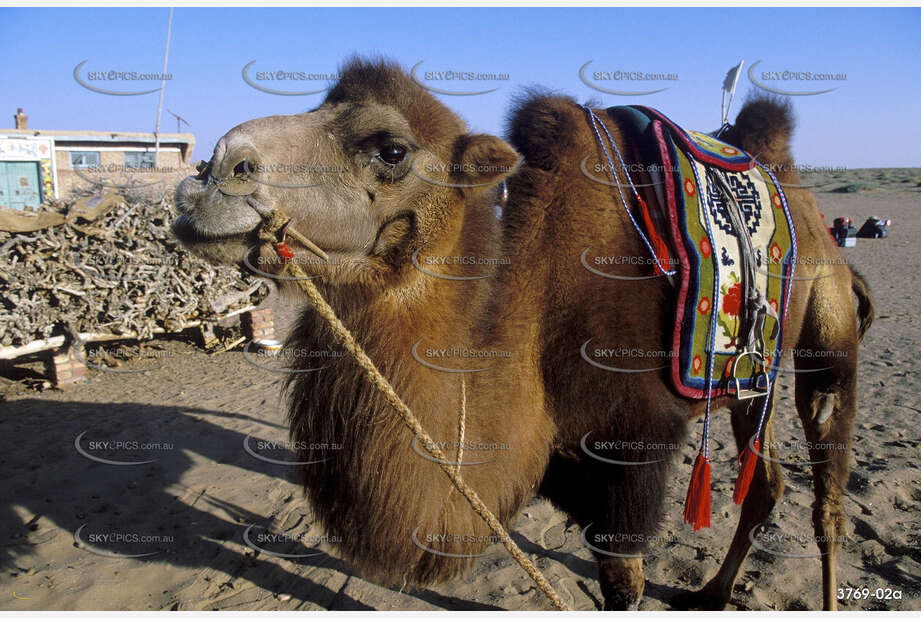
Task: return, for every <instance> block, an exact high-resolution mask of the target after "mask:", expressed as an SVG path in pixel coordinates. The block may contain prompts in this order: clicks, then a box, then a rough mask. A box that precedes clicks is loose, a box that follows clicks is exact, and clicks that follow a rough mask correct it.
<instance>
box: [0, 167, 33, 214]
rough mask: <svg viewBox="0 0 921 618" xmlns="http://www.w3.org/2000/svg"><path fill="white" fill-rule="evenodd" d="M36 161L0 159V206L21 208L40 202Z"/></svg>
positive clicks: (14, 208)
mask: <svg viewBox="0 0 921 618" xmlns="http://www.w3.org/2000/svg"><path fill="white" fill-rule="evenodd" d="M39 178H40V176H39V167H38V163H37V162H34V161H0V206H2V207H4V208H12V209H13V210H22V209H23V208H24V207H26V206H38V205H39V204H41V203H42V194H41V188H40V187H41V182H40V181H39Z"/></svg>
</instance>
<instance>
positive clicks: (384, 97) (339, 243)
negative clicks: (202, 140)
mask: <svg viewBox="0 0 921 618" xmlns="http://www.w3.org/2000/svg"><path fill="white" fill-rule="evenodd" d="M518 162H519V156H518V154H517V153H516V152H515V151H514V149H512V147H511V146H509V145H508V144H506V143H505V142H504V141H502V140H501V139H499V138H497V137H494V136H491V135H482V134H470V133H468V132H467V129H466V126H465V124H464V123H463V121H462V120H461V119H460V118H459V117H458V116H456V115H455V114H454V113H452V112H451V111H450V110H449V109H448V108H447V107H445V106H444V105H443V104H441V103H440V102H439V101H438V100H436V99H435V98H434V97H433V96H432V95H431V94H429V93H428V92H427V91H426V90H425V89H423V88H422V87H420V86H419V85H418V84H417V83H415V82H414V81H413V80H412V79H411V78H410V77H409V76H408V75H407V74H406V72H405V71H403V70H402V69H400V68H399V67H397V66H395V65H393V64H389V63H386V62H383V61H364V60H352V61H350V62H349V63H348V64H347V65H346V66H345V67H344V69H343V70H342V72H341V77H340V80H339V81H338V82H337V83H336V84H335V85H333V86H332V88H331V89H330V90H329V92H328V94H327V96H326V99H325V100H324V101H323V103H322V104H321V105H320V106H319V107H317V108H316V109H314V110H312V111H309V112H305V113H301V114H293V115H290V116H267V117H264V118H256V119H255V120H250V121H248V122H244V123H243V124H241V125H238V126H236V127H234V128H233V129H231V130H230V131H229V132H228V133H227V134H225V135H224V136H223V137H222V138H221V139H220V140H219V141H218V143H217V145H216V146H215V148H214V154H213V155H212V157H211V160H210V161H208V162H207V163H202V164H200V166H199V174H198V175H197V176H189V177H187V178H185V179H184V180H183V181H182V182H181V183H180V184H179V186H178V187H177V189H176V194H175V205H176V208H177V210H178V212H179V215H180V216H179V217H178V218H177V219H176V220H175V222H174V223H173V230H174V233H175V234H176V236H177V237H178V238H179V239H180V240H181V241H182V242H183V243H184V244H185V245H186V246H187V247H189V248H191V249H192V250H193V251H195V252H196V253H198V254H200V255H202V256H203V257H206V258H208V259H209V260H211V261H213V262H216V263H245V264H247V265H248V266H250V267H255V268H256V270H260V271H266V272H269V273H277V272H279V271H280V270H281V260H280V259H279V258H278V257H277V256H275V255H274V253H273V252H272V251H271V249H270V248H269V247H267V246H259V243H258V238H257V232H258V230H259V228H260V226H261V223H262V217H261V215H260V211H261V210H264V209H279V210H281V211H282V212H283V213H284V214H285V215H287V216H289V217H291V219H292V227H293V228H294V229H296V230H297V231H298V232H300V233H301V234H302V235H304V236H306V237H307V238H309V239H310V240H311V241H312V242H313V243H315V244H316V245H317V246H319V247H320V248H321V249H322V250H323V251H325V252H326V253H327V254H328V255H329V259H328V260H323V259H321V258H319V257H317V256H316V255H314V254H313V253H311V252H309V251H308V250H307V249H305V248H304V247H303V246H301V245H299V244H297V243H296V242H293V241H291V240H290V237H289V245H290V246H291V248H292V249H293V250H294V251H295V252H296V259H297V260H298V263H299V264H300V265H301V266H302V267H303V268H304V270H305V271H307V272H308V273H310V274H317V275H320V276H322V277H323V278H324V279H325V280H326V281H327V283H329V284H332V285H337V284H354V283H364V284H377V285H386V284H390V285H393V284H399V282H400V281H405V280H406V278H407V277H412V276H413V271H414V270H415V269H413V268H412V266H411V262H412V260H411V257H412V254H413V252H415V251H416V250H417V249H420V248H425V249H426V250H451V249H456V248H457V247H458V243H459V242H460V241H461V239H462V237H463V236H464V235H466V236H468V237H469V236H478V235H482V233H480V234H477V233H475V228H476V227H477V225H480V226H484V225H490V226H493V227H494V226H495V222H494V215H493V210H492V204H493V203H494V196H495V191H496V187H497V185H498V184H499V183H500V182H501V180H502V179H503V178H505V177H506V176H507V175H509V174H510V173H512V172H513V171H514V170H515V168H516V167H517V165H518ZM465 228H466V229H465ZM471 228H474V229H473V230H471ZM481 232H482V231H481ZM470 242H476V240H475V239H474V240H470Z"/></svg>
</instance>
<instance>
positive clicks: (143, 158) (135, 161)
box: [125, 152, 154, 168]
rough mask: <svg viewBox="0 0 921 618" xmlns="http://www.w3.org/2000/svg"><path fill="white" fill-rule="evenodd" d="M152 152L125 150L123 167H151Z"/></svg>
mask: <svg viewBox="0 0 921 618" xmlns="http://www.w3.org/2000/svg"><path fill="white" fill-rule="evenodd" d="M153 166H154V153H152V152H126V153H125V167H129V168H153Z"/></svg>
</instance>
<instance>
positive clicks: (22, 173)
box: [0, 108, 195, 210]
mask: <svg viewBox="0 0 921 618" xmlns="http://www.w3.org/2000/svg"><path fill="white" fill-rule="evenodd" d="M14 118H15V121H16V125H17V126H16V128H15V129H0V207H4V208H12V209H15V210H22V209H23V207H25V206H36V205H38V204H40V203H41V202H43V201H45V200H47V199H48V198H50V197H56V198H65V197H68V196H70V195H71V194H73V193H78V192H85V191H97V192H98V191H122V192H124V191H129V190H150V191H169V190H170V189H169V187H172V186H175V185H176V184H177V183H178V182H179V180H181V179H182V178H183V177H185V176H187V175H189V174H194V173H195V171H194V168H193V167H192V166H191V165H190V161H189V159H190V157H191V156H192V150H193V148H194V147H195V136H194V135H193V134H191V133H161V134H160V155H159V161H158V162H155V160H154V159H155V142H156V139H155V135H154V134H153V133H133V132H125V131H79V130H77V131H59V130H53V131H50V130H44V129H29V128H27V116H25V114H23V113H22V109H21V108H20V109H19V111H18V112H17V114H16V115H15V116H14Z"/></svg>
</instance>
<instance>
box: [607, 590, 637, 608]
mask: <svg viewBox="0 0 921 618" xmlns="http://www.w3.org/2000/svg"><path fill="white" fill-rule="evenodd" d="M641 599H642V597H641V596H639V595H636V594H624V595H614V596H612V597H610V598H609V597H605V599H604V611H606V612H635V611H637V610H638V609H639V608H640V600H641Z"/></svg>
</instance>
